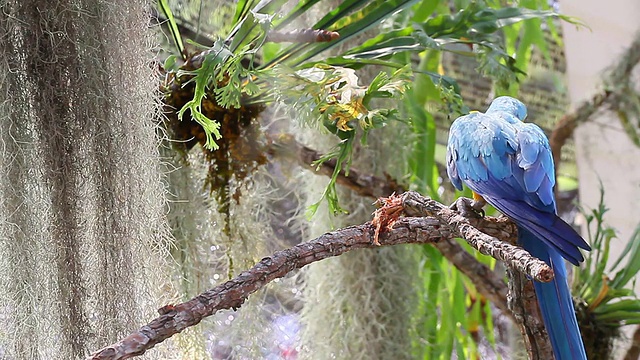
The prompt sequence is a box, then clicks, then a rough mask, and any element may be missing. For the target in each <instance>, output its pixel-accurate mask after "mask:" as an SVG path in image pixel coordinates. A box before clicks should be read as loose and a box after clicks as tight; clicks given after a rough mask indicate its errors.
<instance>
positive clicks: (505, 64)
mask: <svg viewBox="0 0 640 360" xmlns="http://www.w3.org/2000/svg"><path fill="white" fill-rule="evenodd" d="M555 6H556V4H554V3H551V4H550V3H549V2H548V1H546V0H523V1H518V2H511V1H498V0H494V1H465V0H451V1H440V0H422V1H418V0H386V1H383V0H345V1H342V2H340V1H317V0H306V1H304V0H303V1H298V2H287V1H282V0H262V1H251V0H247V1H242V0H240V1H237V2H226V1H209V2H204V1H198V0H193V1H173V0H159V1H158V7H157V9H156V12H155V14H154V15H155V18H156V19H157V20H158V24H159V25H160V26H159V27H158V28H159V30H160V31H159V33H161V34H164V36H163V37H162V39H163V40H164V42H163V43H164V45H163V47H162V49H158V62H159V63H160V64H162V65H160V69H161V77H160V84H159V86H160V90H161V92H162V94H163V106H164V113H165V118H164V120H163V121H162V129H163V135H164V138H165V141H164V143H163V147H162V148H163V154H164V155H165V157H166V158H167V163H166V167H167V169H166V170H167V173H168V174H169V175H168V184H167V187H168V190H169V193H170V194H171V195H172V203H171V206H170V212H169V219H170V221H171V225H172V229H173V235H174V237H175V239H176V241H175V246H174V247H173V249H172V253H173V257H174V259H175V261H176V264H177V265H178V266H177V267H178V268H179V271H178V272H177V273H176V281H177V282H179V283H181V284H182V285H183V286H182V289H183V293H181V294H178V296H182V297H184V298H187V297H190V296H193V295H194V294H196V293H198V292H200V291H202V290H204V289H206V288H209V287H211V286H212V285H213V284H215V283H218V282H220V281H223V280H226V279H227V278H229V277H232V276H234V274H237V273H238V272H239V271H241V270H243V269H244V268H246V267H248V266H251V265H252V264H253V263H254V262H255V261H257V260H258V259H260V258H261V257H262V256H264V255H267V254H269V253H271V252H273V251H274V250H277V249H281V248H283V247H287V246H291V245H293V244H296V243H299V242H301V241H304V240H306V239H308V238H311V237H313V236H316V235H318V234H321V233H323V232H326V231H327V230H329V229H331V228H334V227H340V226H344V225H350V224H353V223H360V222H364V221H367V220H368V219H369V214H370V212H371V211H372V209H371V206H370V203H371V202H372V199H371V198H367V197H363V196H361V195H359V193H358V192H357V191H353V189H346V188H344V187H342V186H340V185H338V179H339V177H340V176H343V175H348V174H349V171H350V170H352V171H356V170H357V171H358V173H360V174H366V175H367V176H370V177H377V178H379V179H384V180H385V181H387V182H388V183H390V184H391V183H393V184H394V186H393V187H392V188H394V189H403V188H404V189H407V188H411V189H415V190H418V191H420V192H421V193H422V194H424V195H428V196H430V197H432V198H434V199H437V200H439V201H443V202H451V201H452V200H453V199H454V197H456V196H460V195H467V196H468V195H469V194H460V193H456V192H454V189H453V188H452V187H451V186H450V185H449V183H448V181H447V180H445V178H446V176H445V173H446V172H445V171H444V158H445V145H444V144H445V142H446V136H447V132H448V128H449V125H450V124H451V122H452V121H453V120H454V119H455V118H457V117H458V116H459V115H462V114H465V113H467V112H468V111H469V110H473V109H478V110H484V109H485V108H486V105H487V104H488V102H489V101H490V100H491V99H492V98H493V97H495V96H498V95H505V94H508V95H512V96H517V97H519V98H520V99H522V100H523V102H525V103H526V104H527V105H528V107H529V114H530V115H529V119H530V120H531V121H535V122H536V123H538V124H539V125H540V126H542V127H543V128H544V129H545V131H547V132H549V131H550V130H551V129H552V127H553V125H554V122H555V120H556V119H557V118H558V117H559V116H560V115H562V114H563V113H564V112H565V111H566V110H567V105H568V100H567V93H566V90H565V87H564V83H563V75H562V74H563V71H564V66H565V65H564V60H563V54H562V43H561V42H562V34H561V32H560V27H559V21H569V22H572V23H575V22H576V21H575V20H574V19H572V18H569V17H566V16H564V15H560V14H559V13H558V12H557V10H558V9H557V8H556V7H555ZM302 149H305V150H307V151H313V152H314V153H316V154H318V156H316V157H315V158H313V159H312V160H311V161H312V163H311V162H310V161H309V159H307V158H304V157H303V156H302V155H300V153H301V151H302ZM565 149H568V151H567V150H565V151H564V152H563V159H562V160H563V161H562V163H561V166H560V168H559V173H558V185H559V189H558V190H559V192H558V194H559V203H560V206H559V207H560V210H561V211H562V212H563V215H565V217H566V218H568V219H569V220H572V219H573V217H574V216H575V215H576V213H577V210H576V207H575V205H574V200H576V194H577V192H576V188H577V179H576V170H575V164H574V161H573V160H574V159H573V155H572V150H571V145H570V144H569V146H567V147H565ZM310 165H311V166H310ZM321 167H322V169H323V170H324V171H314V170H316V169H321ZM327 168H328V169H329V170H328V171H327V170H326V169H327ZM319 174H322V175H321V176H318V175H319ZM341 174H342V175H341ZM372 193H373V195H374V196H382V195H389V194H388V193H385V192H384V191H382V192H379V193H376V192H372ZM603 206H604V205H603ZM604 212H605V208H604V207H601V208H600V209H597V210H594V211H593V212H592V213H589V214H587V220H588V223H589V224H590V229H592V230H591V232H590V233H589V238H590V242H591V243H592V244H593V245H594V248H595V250H594V251H593V252H592V253H591V254H590V255H589V258H588V260H587V265H586V266H585V268H584V270H577V271H576V272H575V275H576V280H575V282H574V284H573V287H574V293H575V294H576V296H578V297H579V298H580V301H579V303H581V304H583V305H582V306H581V307H580V308H581V309H582V310H584V311H583V312H582V313H581V314H582V315H583V317H584V319H588V322H589V325H588V326H590V329H591V328H593V329H596V330H597V331H602V329H607V331H605V332H600V333H598V334H600V335H602V334H604V335H603V336H605V335H606V336H607V337H608V338H607V339H609V338H611V339H613V338H615V337H616V336H618V328H619V327H620V326H621V325H624V324H631V323H636V322H637V320H636V317H637V313H638V311H637V310H638V309H640V308H639V307H638V303H637V301H636V299H635V298H634V297H633V294H632V292H631V291H630V290H625V289H626V286H627V285H628V284H629V283H630V281H632V279H633V278H634V276H635V273H636V272H637V266H635V267H624V269H626V270H619V272H618V273H616V274H615V275H614V278H613V280H607V274H609V273H610V271H612V270H609V269H605V267H604V265H603V264H605V263H606V259H607V249H608V246H609V243H610V241H611V239H612V234H613V232H612V231H611V230H610V229H607V228H606V226H605V225H604V222H603V218H602V216H603V215H604ZM593 229H595V230H593ZM636 243H637V241H632V242H631V244H632V245H630V249H629V253H630V255H629V256H630V258H629V259H627V260H624V261H625V262H626V263H627V264H640V261H636V257H638V256H640V255H637V253H639V251H637V249H636V246H637V245H635V244H636ZM461 244H462V245H463V246H465V249H466V250H467V251H470V252H472V251H471V250H470V249H469V248H468V247H466V244H464V242H461ZM416 249H417V247H416V246H412V247H398V248H397V249H395V248H394V249H379V250H375V251H371V252H366V253H365V252H360V253H356V254H347V255H348V256H341V257H340V258H339V259H331V260H327V261H324V262H322V263H319V264H314V265H313V266H310V267H309V269H305V270H304V271H301V272H300V273H297V274H292V275H291V276H290V277H288V278H287V279H283V280H282V281H280V282H278V283H275V284H270V285H269V286H267V287H266V288H265V289H264V291H261V292H260V293H258V294H256V295H255V296H252V297H251V299H250V300H249V302H248V303H247V304H245V305H244V306H243V307H242V309H240V310H238V311H228V312H223V313H221V314H217V315H216V316H215V317H213V319H209V320H207V321H205V322H203V323H202V324H201V325H199V326H198V328H197V329H194V330H191V331H189V334H187V336H184V337H182V338H181V339H182V340H179V341H181V342H182V343H183V345H184V347H185V348H188V349H191V350H190V351H192V352H193V353H194V354H205V353H206V354H209V356H213V358H216V359H227V358H228V359H231V358H268V359H280V358H285V359H295V358H300V359H302V358H309V359H323V358H327V359H329V358H333V359H335V358H338V359H360V358H361V359H376V358H379V359H388V358H395V359H404V358H406V359H450V358H459V359H480V358H505V359H508V358H522V357H524V356H525V355H524V354H521V353H518V349H523V346H522V345H521V344H519V343H518V342H519V341H520V340H519V335H518V334H516V333H514V330H513V328H512V324H511V323H510V319H509V317H508V316H505V315H504V314H501V313H500V312H499V310H497V309H496V308H495V307H494V306H492V304H491V303H490V302H488V301H487V300H486V299H484V298H483V296H482V294H480V293H478V291H477V290H476V289H475V286H474V284H473V283H472V282H471V281H469V280H468V279H467V278H465V277H464V276H463V275H462V274H461V273H460V272H458V270H457V269H456V268H455V267H453V266H452V265H450V264H449V262H448V260H447V259H446V258H444V257H443V256H442V254H440V253H439V251H438V250H437V249H435V248H434V247H430V246H424V247H421V248H420V251H416ZM474 256H476V258H477V260H478V261H480V262H483V263H485V264H487V265H488V266H490V267H491V268H493V269H495V271H496V272H498V273H500V274H503V269H502V268H501V267H500V266H499V265H498V264H496V263H495V262H494V261H493V260H492V259H489V258H487V257H484V256H482V255H476V254H475V253H474ZM622 261H623V260H619V261H618V263H621V262H622ZM638 266H640V265H638ZM619 268H621V269H622V268H623V267H622V266H620V267H619ZM593 273H595V274H596V275H589V274H593ZM585 321H586V320H585ZM583 324H586V322H585V323H583ZM583 326H584V328H586V327H587V325H583ZM584 328H583V329H584ZM596 330H594V331H596ZM600 335H597V336H600ZM596 338H597V337H596ZM601 339H603V338H601ZM603 341H605V340H603ZM608 349H609V348H607V354H608V353H609V350H608ZM202 356H205V355H202ZM602 356H606V355H602ZM600 358H606V357H600Z"/></svg>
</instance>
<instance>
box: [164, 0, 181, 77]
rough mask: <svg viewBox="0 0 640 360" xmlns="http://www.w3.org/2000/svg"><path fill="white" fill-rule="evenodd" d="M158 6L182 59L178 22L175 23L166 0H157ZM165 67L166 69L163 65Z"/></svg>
mask: <svg viewBox="0 0 640 360" xmlns="http://www.w3.org/2000/svg"><path fill="white" fill-rule="evenodd" d="M158 7H159V8H160V10H161V11H162V13H163V14H164V16H165V17H166V18H167V22H168V23H169V31H170V32H171V37H172V38H173V41H174V42H175V44H176V47H177V48H178V53H180V56H182V59H183V60H184V59H185V56H186V54H185V52H184V44H183V43H182V35H180V30H179V29H178V24H177V23H176V19H175V18H174V17H173V12H171V8H170V7H169V4H167V1H166V0H158ZM165 69H167V68H166V67H165Z"/></svg>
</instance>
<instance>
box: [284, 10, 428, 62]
mask: <svg viewBox="0 0 640 360" xmlns="http://www.w3.org/2000/svg"><path fill="white" fill-rule="evenodd" d="M415 1H416V0H375V1H372V2H370V3H369V4H368V5H367V6H365V7H364V8H363V9H361V10H360V11H357V12H356V13H354V14H352V15H350V16H348V17H346V18H342V19H341V20H340V21H339V22H336V23H335V24H334V25H333V26H331V27H330V28H328V29H325V30H331V31H337V32H338V33H339V34H340V38H339V39H337V40H335V41H330V42H324V43H315V44H306V46H304V47H303V49H304V50H305V51H304V53H302V54H300V55H299V56H297V57H294V58H290V59H286V60H285V61H286V63H287V64H290V65H291V66H297V65H300V64H301V63H303V62H305V61H308V60H309V59H310V58H312V57H314V56H316V55H318V54H319V53H321V52H323V51H326V50H328V49H331V48H333V47H335V46H338V45H340V44H342V43H343V42H345V41H347V40H349V39H351V38H352V37H354V36H356V35H358V34H360V33H362V32H363V31H365V30H367V29H369V28H371V27H372V26H374V25H376V24H378V23H379V22H380V21H382V20H383V19H385V18H387V17H389V16H390V15H391V14H393V13H395V12H396V11H399V10H401V9H403V8H405V7H407V6H409V5H411V4H412V3H414V2H415Z"/></svg>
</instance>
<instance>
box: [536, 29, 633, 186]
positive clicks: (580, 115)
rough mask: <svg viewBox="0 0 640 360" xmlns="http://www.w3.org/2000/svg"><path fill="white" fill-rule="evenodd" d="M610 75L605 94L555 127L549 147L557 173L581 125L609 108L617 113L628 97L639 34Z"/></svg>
mask: <svg viewBox="0 0 640 360" xmlns="http://www.w3.org/2000/svg"><path fill="white" fill-rule="evenodd" d="M616 59H617V60H616V62H615V63H614V64H612V65H611V68H610V70H609V71H608V72H607V74H608V76H607V78H606V79H604V80H603V84H604V88H605V89H604V90H603V91H601V92H600V93H597V94H595V95H594V96H593V97H591V98H590V99H589V100H585V101H583V102H582V103H580V105H579V106H578V107H577V108H576V109H575V110H574V111H573V112H571V113H568V114H566V115H564V116H563V117H562V118H561V119H560V120H559V121H558V122H557V123H556V125H555V127H554V128H553V131H552V132H551V136H549V144H550V146H551V152H552V153H553V160H554V163H555V166H556V173H557V170H558V166H559V165H560V160H561V158H562V156H561V155H562V147H563V146H564V144H565V143H566V142H567V139H569V138H570V137H571V136H572V135H573V131H574V130H575V129H576V127H578V125H580V124H582V123H585V122H587V121H588V120H589V119H590V118H591V117H592V116H593V115H594V114H595V113H596V112H598V111H599V110H600V109H602V108H604V107H605V106H608V107H609V108H610V109H611V110H614V111H616V110H618V107H619V104H620V103H622V102H623V101H625V99H626V97H629V91H632V88H630V87H629V86H628V84H629V82H630V79H632V78H633V77H632V76H631V72H632V71H633V69H634V68H635V67H636V65H637V64H638V62H640V32H638V33H637V34H636V35H635V37H634V39H633V41H632V42H631V44H630V45H629V47H628V48H627V49H626V50H625V52H624V53H623V54H621V55H620V56H619V57H617V58H616Z"/></svg>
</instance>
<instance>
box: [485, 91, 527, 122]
mask: <svg viewBox="0 0 640 360" xmlns="http://www.w3.org/2000/svg"><path fill="white" fill-rule="evenodd" d="M492 112H493V113H497V112H505V113H507V114H509V115H511V116H514V117H515V118H516V119H518V120H520V121H524V119H525V118H526V117H527V107H526V106H525V105H524V104H523V103H522V102H521V101H520V100H518V99H514V98H512V97H510V96H500V97H498V98H495V99H493V101H492V102H491V105H490V106H489V109H487V113H492Z"/></svg>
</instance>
